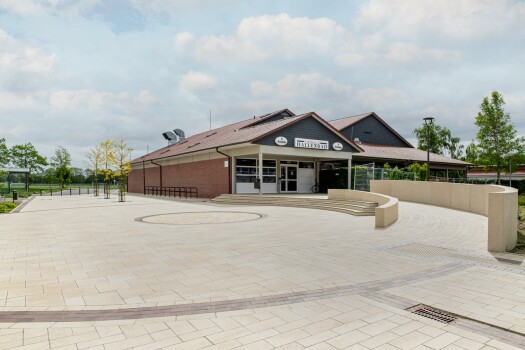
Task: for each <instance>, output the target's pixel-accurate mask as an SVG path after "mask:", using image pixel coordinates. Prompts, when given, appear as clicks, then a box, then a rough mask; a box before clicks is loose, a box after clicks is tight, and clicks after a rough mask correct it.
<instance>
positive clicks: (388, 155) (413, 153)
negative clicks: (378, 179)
mask: <svg viewBox="0 0 525 350" xmlns="http://www.w3.org/2000/svg"><path fill="white" fill-rule="evenodd" d="M359 146H361V148H362V149H363V150H364V152H362V153H358V154H355V155H354V158H355V159H362V158H370V159H385V160H388V159H393V160H395V159H399V160H405V161H411V162H419V163H424V162H426V161H427V152H426V151H423V150H420V149H417V148H408V147H393V146H384V145H373V144H365V143H363V144H360V145H359ZM430 162H431V163H439V164H450V165H457V166H465V167H466V166H468V165H472V164H470V163H467V162H464V161H461V160H458V159H452V158H449V157H445V156H442V155H439V154H435V153H430Z"/></svg>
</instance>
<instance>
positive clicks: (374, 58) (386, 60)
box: [335, 42, 461, 66]
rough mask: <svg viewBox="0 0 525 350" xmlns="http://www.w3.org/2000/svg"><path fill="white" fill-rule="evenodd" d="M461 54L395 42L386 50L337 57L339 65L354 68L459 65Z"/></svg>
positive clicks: (364, 50) (343, 54) (345, 54)
mask: <svg viewBox="0 0 525 350" xmlns="http://www.w3.org/2000/svg"><path fill="white" fill-rule="evenodd" d="M460 60H461V53H460V52H459V51H457V50H447V49H437V48H421V47H418V46H417V45H415V44H414V43H405V42H394V43H392V44H389V45H387V46H386V47H384V48H374V49H371V50H366V49H365V48H363V50H362V51H360V52H350V53H342V54H340V55H338V56H336V57H335V61H336V62H337V64H339V65H341V66H352V65H359V64H364V63H368V64H376V65H406V66H409V65H413V64H422V63H429V62H430V63H445V64H449V63H457V62H459V61H460Z"/></svg>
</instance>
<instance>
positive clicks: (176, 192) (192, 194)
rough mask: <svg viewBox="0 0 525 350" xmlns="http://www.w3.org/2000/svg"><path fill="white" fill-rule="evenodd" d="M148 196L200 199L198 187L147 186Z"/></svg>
mask: <svg viewBox="0 0 525 350" xmlns="http://www.w3.org/2000/svg"><path fill="white" fill-rule="evenodd" d="M146 195H149V196H165V197H172V196H173V197H179V198H199V190H198V189H197V187H164V186H146Z"/></svg>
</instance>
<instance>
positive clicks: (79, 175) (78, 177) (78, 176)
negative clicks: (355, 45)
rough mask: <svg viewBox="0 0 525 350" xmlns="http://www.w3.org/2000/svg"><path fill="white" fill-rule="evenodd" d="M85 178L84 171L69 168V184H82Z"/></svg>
mask: <svg viewBox="0 0 525 350" xmlns="http://www.w3.org/2000/svg"><path fill="white" fill-rule="evenodd" d="M85 179H86V177H85V175H84V169H80V168H71V182H72V183H75V184H80V183H84V181H85Z"/></svg>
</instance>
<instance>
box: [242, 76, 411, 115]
mask: <svg viewBox="0 0 525 350" xmlns="http://www.w3.org/2000/svg"><path fill="white" fill-rule="evenodd" d="M251 94H252V98H253V99H254V100H256V101H259V102H261V101H263V105H268V106H283V107H286V106H290V108H294V107H295V108H297V109H298V110H300V111H306V110H315V111H319V112H321V113H323V112H324V113H327V114H328V115H326V117H327V118H333V117H336V116H337V115H333V114H334V113H336V114H341V113H343V114H344V113H360V112H361V111H372V110H383V109H386V108H391V109H398V108H403V107H406V106H407V105H409V104H410V103H411V102H413V99H412V98H411V97H410V96H409V95H408V94H407V93H405V92H403V91H401V90H398V89H395V88H391V87H381V88H367V89H356V88H354V87H352V86H351V85H349V84H344V83H340V82H338V81H336V80H334V79H331V78H329V77H326V76H324V75H322V74H320V73H303V74H287V75H285V76H284V77H283V78H282V79H280V80H277V81H275V82H269V81H262V80H260V81H254V82H253V83H252V84H251Z"/></svg>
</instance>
